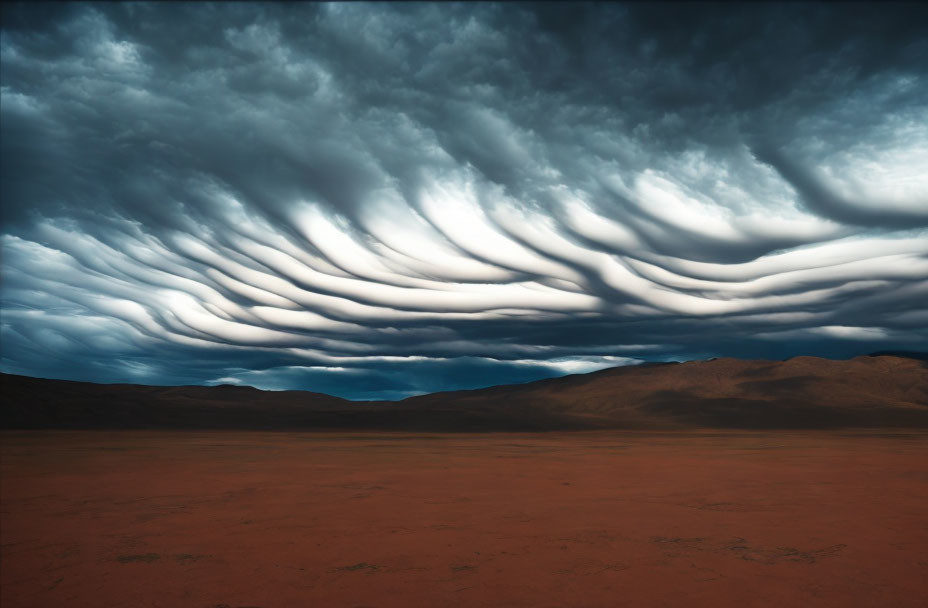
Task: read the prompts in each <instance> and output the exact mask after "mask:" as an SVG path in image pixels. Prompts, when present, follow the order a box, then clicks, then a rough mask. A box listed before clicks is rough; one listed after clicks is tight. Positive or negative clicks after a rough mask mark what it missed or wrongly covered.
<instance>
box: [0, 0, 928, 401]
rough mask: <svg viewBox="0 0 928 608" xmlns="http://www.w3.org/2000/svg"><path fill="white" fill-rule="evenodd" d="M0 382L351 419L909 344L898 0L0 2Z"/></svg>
mask: <svg viewBox="0 0 928 608" xmlns="http://www.w3.org/2000/svg"><path fill="white" fill-rule="evenodd" d="M2 10H3V13H2V33H0V86H2V89H0V127H2V136H0V154H2V156H0V163H2V175H0V178H2V179H0V195H2V230H0V245H2V285H0V290H2V293H0V298H2V301H0V324H2V334H0V339H2V342H0V368H2V371H3V372H6V373H16V374H24V375H29V376H37V377H47V378H60V379H70V380H84V381H93V382H107V383H110V382H130V383H140V384H164V385H173V384H206V385H211V384H244V385H252V386H256V387H259V388H264V389H275V390H279V389H303V390H312V391H318V392H324V393H329V394H334V395H339V396H343V397H347V398H351V399H400V398H403V397H407V396H410V395H413V394H420V393H425V392H433V391H439V390H449V389H460V388H474V387H480V386H488V385H494V384H501V383H513V382H525V381H530V380H534V379H539V378H545V377H552V376H557V375H562V374H566V373H580V372H589V371H593V370H596V369H601V368H605V367H611V366H616V365H627V364H637V363H641V362H643V361H682V360H690V359H704V358H710V357H719V356H736V357H745V358H760V359H783V358H787V357H791V356H796V355H815V356H827V357H834V358H847V357H852V356H856V355H859V354H864V353H869V352H873V351H878V350H887V349H901V350H918V349H920V348H921V349H924V346H923V345H924V344H926V343H928V306H926V305H925V302H928V11H926V9H925V8H923V7H922V6H920V5H919V4H917V3H912V4H898V5H892V4H889V5H887V4H875V3H874V4H849V5H840V4H826V3H818V4H808V5H806V4H800V3H782V4H776V3H769V4H734V3H724V4H717V5H706V4H695V3H686V4H682V5H672V4H645V3H631V4H593V5H586V4H569V5H566V4H565V5H561V4H556V3H541V4H538V5H532V4H521V3H519V4H492V3H479V4H450V3H421V4H395V3H376V4H365V3H344V4H340V3H329V4H285V5H271V4H258V5H253V4H247V3H238V2H236V3H229V4H217V5H211V4H205V3H194V4H181V3H173V2H172V3H154V4H144V3H105V4H77V3H73V4H37V5H36V4H29V5H26V4H10V3H5V4H4V6H3V9H2Z"/></svg>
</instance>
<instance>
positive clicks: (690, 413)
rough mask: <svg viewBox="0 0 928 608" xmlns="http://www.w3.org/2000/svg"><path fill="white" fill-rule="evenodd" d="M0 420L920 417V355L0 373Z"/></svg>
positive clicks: (882, 421)
mask: <svg viewBox="0 0 928 608" xmlns="http://www.w3.org/2000/svg"><path fill="white" fill-rule="evenodd" d="M2 387H3V396H4V405H3V406H2V412H3V414H2V420H0V425H2V427H3V428H254V429H305V428H333V429H334V428H340V429H344V428H358V429H361V428H369V429H395V430H400V429H402V430H436V431H438V430H440V431H489V430H557V429H604V428H627V429H671V428H796V429H798V428H833V427H928V363H926V362H924V361H919V360H916V359H911V358H906V357H897V356H871V357H857V358H855V359H851V360H849V361H833V360H828V359H819V358H816V357H796V358H793V359H789V360H787V361H743V360H738V359H713V360H709V361H691V362H687V363H667V364H650V365H641V366H635V367H617V368H611V369H607V370H601V371H598V372H593V373H590V374H583V375H573V376H564V377H561V378H552V379H548V380H541V381H538V382H531V383H528V384H521V385H506V386H495V387H491V388H486V389H479V390H471V391H457V392H447V393H434V394H430V395H422V396H419V397H411V398H409V399H405V400H403V401H398V402H352V401H346V400H344V399H339V398H337V397H332V396H329V395H323V394H319V393H310V392H303V391H286V392H269V391H259V390H257V389H254V388H249V387H237V386H216V387H200V386H183V387H154V386H139V385H99V384H89V383H83V382H68V381H61V380H41V379H36V378H27V377H24V376H13V375H3V379H2Z"/></svg>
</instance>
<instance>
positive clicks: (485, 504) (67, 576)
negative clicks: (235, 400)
mask: <svg viewBox="0 0 928 608" xmlns="http://www.w3.org/2000/svg"><path fill="white" fill-rule="evenodd" d="M0 442H2V443H0V445H2V448H0V450H2V451H0V456H2V460H0V483H2V485H0V494H2V515H0V526H2V552H0V557H2V562H0V583H2V589H0V604H2V605H3V606H4V607H5V608H20V607H36V608H39V607H43V608H44V607H49V606H69V607H85V606H86V607H99V608H103V607H117V606H151V607H160V606H165V607H172V606H191V607H202V608H220V607H222V608H226V607H230V608H231V607H235V608H244V607H261V608H273V607H291V606H320V607H329V606H333V607H336V606H350V607H359V608H360V607H362V606H363V607H400V606H402V607H406V606H525V607H529V606H531V607H536V606H537V607H541V606H551V607H555V606H557V607H562V606H577V607H612V606H668V607H669V606H688V607H699V606H707V607H708V606H714V607H718V606H738V607H741V608H747V607H752V606H806V607H810V606H811V607H825V606H829V607H836V608H837V607H841V608H846V607H855V606H860V607H872V606H893V607H908V606H911V607H913V608H914V607H923V606H925V602H926V600H925V598H926V597H928V510H926V506H928V491H926V490H928V433H926V432H925V431H924V430H890V431H870V430H866V429H856V430H844V431H841V430H830V431H773V432H768V431H740V430H739V431H714V430H713V431H698V430H690V431H672V432H647V431H595V432H551V433H471V434H466V433H441V434H429V433H408V432H387V431H360V432H247V431H246V432H243V431H178V430H167V431H127V430H121V431H51V430H34V431H4V432H3V433H2V435H0Z"/></svg>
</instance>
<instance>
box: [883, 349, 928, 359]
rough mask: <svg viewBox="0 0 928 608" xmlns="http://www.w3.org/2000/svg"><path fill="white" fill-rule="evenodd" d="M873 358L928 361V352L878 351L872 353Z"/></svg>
mask: <svg viewBox="0 0 928 608" xmlns="http://www.w3.org/2000/svg"><path fill="white" fill-rule="evenodd" d="M869 356H871V357H902V358H904V359H918V360H919V361H928V351H921V350H878V351H877V352H875V353H870V355H869Z"/></svg>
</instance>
